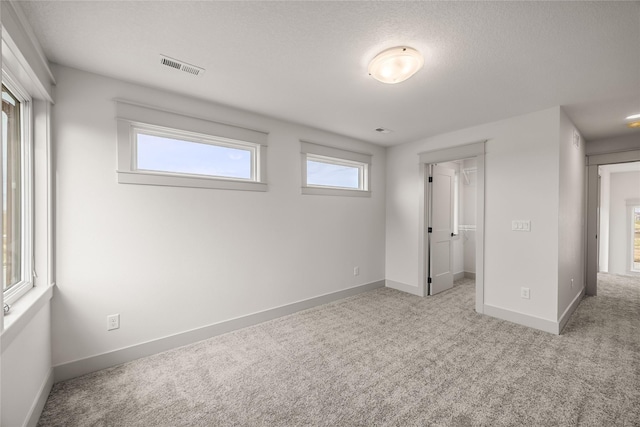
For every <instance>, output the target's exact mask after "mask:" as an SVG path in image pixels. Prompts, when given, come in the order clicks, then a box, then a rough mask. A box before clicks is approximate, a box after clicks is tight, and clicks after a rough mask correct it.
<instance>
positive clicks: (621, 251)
mask: <svg viewBox="0 0 640 427" xmlns="http://www.w3.org/2000/svg"><path fill="white" fill-rule="evenodd" d="M598 174H599V182H600V188H599V194H600V196H599V208H598V214H599V215H598V218H599V219H598V229H599V231H598V236H599V238H598V272H600V273H611V274H619V275H627V276H633V275H640V162H628V163H616V164H610V165H600V166H599V167H598Z"/></svg>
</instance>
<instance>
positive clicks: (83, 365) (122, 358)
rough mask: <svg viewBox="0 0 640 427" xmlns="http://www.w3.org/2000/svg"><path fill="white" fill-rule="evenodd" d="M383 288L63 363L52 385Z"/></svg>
mask: <svg viewBox="0 0 640 427" xmlns="http://www.w3.org/2000/svg"><path fill="white" fill-rule="evenodd" d="M384 286H385V281H384V280H378V281H377V282H372V283H367V284H365V285H360V286H355V287H353V288H349V289H344V290H342V291H337V292H332V293H329V294H325V295H320V296H317V297H314V298H309V299H306V300H303V301H298V302H295V303H292V304H287V305H283V306H280V307H275V308H272V309H269V310H265V311H261V312H258V313H253V314H249V315H246V316H242V317H238V318H236V319H231V320H226V321H223V322H220V323H215V324H213V325H208V326H204V327H202V328H197V329H193V330H191V331H186V332H182V333H179V334H175V335H170V336H168V337H163V338H159V339H157V340H153V341H148V342H145V343H141V344H136V345H133V346H130V347H125V348H122V349H119V350H114V351H110V352H108V353H103V354H99V355H96V356H92V357H87V358H84V359H79V360H75V361H72V362H68V363H63V364H60V365H57V366H54V367H53V370H54V379H55V382H59V381H64V380H68V379H71V378H75V377H79V376H80V375H84V374H88V373H90V372H95V371H99V370H101V369H105V368H110V367H112V366H116V365H120V364H122V363H126V362H130V361H132V360H135V359H140V358H141V357H146V356H151V355H153V354H157V353H160V352H163V351H167V350H171V349H174V348H177V347H182V346H185V345H188V344H193V343H195V342H198V341H202V340H205V339H208V338H211V337H215V336H217V335H221V334H225V333H227V332H231V331H235V330H237V329H242V328H246V327H247V326H252V325H256V324H258V323H262V322H266V321H268V320H272V319H276V318H278V317H282V316H286V315H288V314H293V313H295V312H298V311H301V310H306V309H309V308H312V307H316V306H318V305H322V304H327V303H329V302H332V301H336V300H339V299H342V298H346V297H350V296H352V295H356V294H359V293H361V292H366V291H370V290H373V289H377V288H382V287H384Z"/></svg>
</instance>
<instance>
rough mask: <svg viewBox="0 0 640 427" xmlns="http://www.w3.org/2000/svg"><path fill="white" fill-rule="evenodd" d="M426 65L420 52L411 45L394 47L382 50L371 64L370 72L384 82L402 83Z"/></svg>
mask: <svg viewBox="0 0 640 427" xmlns="http://www.w3.org/2000/svg"><path fill="white" fill-rule="evenodd" d="M423 65H424V58H423V57H422V55H420V52H418V51H417V50H415V49H413V48H410V47H404V46H399V47H392V48H391V49H387V50H385V51H382V52H380V53H379V54H378V55H376V57H375V58H373V60H372V61H371V63H370V64H369V74H370V75H371V76H372V77H373V78H374V79H376V80H378V81H381V82H382V83H389V84H394V83H400V82H403V81H405V80H407V79H408V78H409V77H411V76H413V75H414V74H415V73H416V72H418V70H420V68H422V66H423Z"/></svg>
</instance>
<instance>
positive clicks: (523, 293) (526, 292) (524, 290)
mask: <svg viewBox="0 0 640 427" xmlns="http://www.w3.org/2000/svg"><path fill="white" fill-rule="evenodd" d="M520 297H521V298H524V299H529V288H520Z"/></svg>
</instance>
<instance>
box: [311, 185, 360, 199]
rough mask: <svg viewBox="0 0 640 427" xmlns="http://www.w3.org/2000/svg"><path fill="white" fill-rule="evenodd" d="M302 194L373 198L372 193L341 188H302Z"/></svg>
mask: <svg viewBox="0 0 640 427" xmlns="http://www.w3.org/2000/svg"><path fill="white" fill-rule="evenodd" d="M302 194H311V195H316V196H348V197H371V191H363V190H342V189H340V188H320V187H302Z"/></svg>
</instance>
